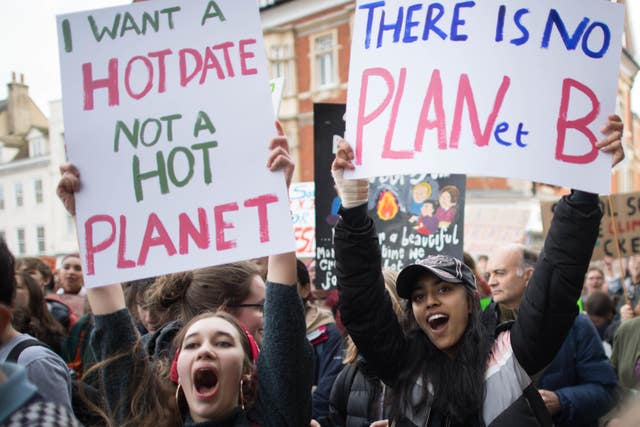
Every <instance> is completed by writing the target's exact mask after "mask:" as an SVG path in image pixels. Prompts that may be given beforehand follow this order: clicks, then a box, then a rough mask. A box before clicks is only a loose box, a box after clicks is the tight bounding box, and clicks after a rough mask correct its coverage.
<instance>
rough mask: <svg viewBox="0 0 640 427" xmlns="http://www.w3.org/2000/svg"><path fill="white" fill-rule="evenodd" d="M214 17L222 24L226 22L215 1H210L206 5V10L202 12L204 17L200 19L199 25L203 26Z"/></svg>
mask: <svg viewBox="0 0 640 427" xmlns="http://www.w3.org/2000/svg"><path fill="white" fill-rule="evenodd" d="M215 17H218V19H219V20H220V22H224V21H225V20H226V18H225V17H224V15H223V14H222V10H220V7H219V6H218V4H217V3H216V2H215V1H210V2H209V3H208V4H207V10H205V11H204V16H203V17H202V22H201V23H200V25H202V26H204V23H205V21H206V20H207V19H209V18H215Z"/></svg>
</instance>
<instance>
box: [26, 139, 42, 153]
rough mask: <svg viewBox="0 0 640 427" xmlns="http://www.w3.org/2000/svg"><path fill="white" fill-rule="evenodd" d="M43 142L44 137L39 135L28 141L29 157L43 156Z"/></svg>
mask: <svg viewBox="0 0 640 427" xmlns="http://www.w3.org/2000/svg"><path fill="white" fill-rule="evenodd" d="M44 154H45V144H44V138H42V137H39V138H35V139H32V140H31V141H29V157H38V156H44Z"/></svg>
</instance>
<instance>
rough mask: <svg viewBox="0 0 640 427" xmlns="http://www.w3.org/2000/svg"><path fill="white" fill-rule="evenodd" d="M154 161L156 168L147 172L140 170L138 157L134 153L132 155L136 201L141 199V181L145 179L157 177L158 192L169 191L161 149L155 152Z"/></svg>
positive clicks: (165, 192) (164, 192)
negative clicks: (158, 183)
mask: <svg viewBox="0 0 640 427" xmlns="http://www.w3.org/2000/svg"><path fill="white" fill-rule="evenodd" d="M156 162H157V164H158V169H157V170H152V171H149V172H144V173H143V172H140V158H139V157H138V156H136V155H134V156H133V188H134V190H135V193H136V202H139V201H141V200H142V199H143V195H142V181H143V180H145V179H149V178H153V177H156V176H157V177H158V180H159V181H160V192H161V193H162V194H167V193H168V192H169V184H168V183H167V167H166V166H165V163H164V156H163V155H162V151H158V152H157V153H156Z"/></svg>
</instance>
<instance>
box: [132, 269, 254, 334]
mask: <svg viewBox="0 0 640 427" xmlns="http://www.w3.org/2000/svg"><path fill="white" fill-rule="evenodd" d="M256 276H260V272H259V271H258V269H257V268H256V266H255V264H254V263H252V262H249V261H242V262H234V263H230V264H224V265H217V266H213V267H205V268H199V269H195V270H193V271H186V272H182V273H175V274H168V275H165V276H161V277H158V278H157V279H156V281H155V282H154V283H153V285H151V286H150V287H149V289H148V290H147V291H146V292H145V298H144V299H145V301H146V304H145V308H147V309H149V310H150V311H151V313H152V317H153V318H154V320H155V322H154V323H156V324H154V325H153V326H154V327H155V328H156V329H157V328H160V327H161V326H162V325H163V324H165V323H167V322H170V321H172V320H179V321H181V322H182V323H186V322H188V321H190V320H191V319H192V318H194V317H195V316H197V315H199V314H201V313H205V312H207V311H212V310H217V309H219V308H224V307H229V306H233V305H236V304H240V303H241V302H242V301H244V300H245V299H246V298H247V297H248V296H249V293H250V291H251V289H250V288H251V281H252V280H253V278H254V277H256Z"/></svg>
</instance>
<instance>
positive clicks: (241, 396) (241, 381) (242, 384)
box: [240, 378, 244, 411]
mask: <svg viewBox="0 0 640 427" xmlns="http://www.w3.org/2000/svg"><path fill="white" fill-rule="evenodd" d="M243 386H244V381H243V380H242V378H240V407H241V408H242V410H243V411H244V392H243V391H242V389H243Z"/></svg>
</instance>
